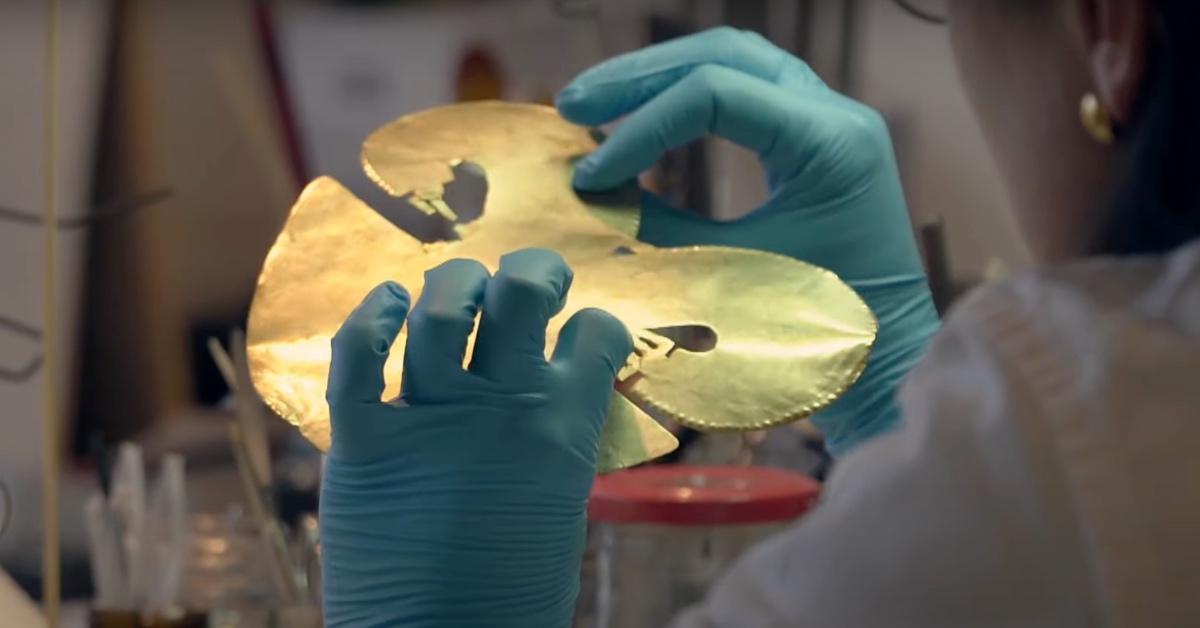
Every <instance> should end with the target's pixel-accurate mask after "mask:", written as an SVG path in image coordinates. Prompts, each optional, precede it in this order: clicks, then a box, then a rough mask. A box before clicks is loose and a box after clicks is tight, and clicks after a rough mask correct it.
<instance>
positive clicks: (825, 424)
mask: <svg viewBox="0 0 1200 628" xmlns="http://www.w3.org/2000/svg"><path fill="white" fill-rule="evenodd" d="M850 285H851V287H853V288H855V290H857V291H858V292H859V294H861V295H864V298H865V299H866V300H867V304H868V306H870V307H871V309H872V311H874V312H876V315H877V316H878V317H879V319H880V320H879V334H878V337H877V338H876V340H875V350H874V351H872V352H871V355H870V356H869V357H868V359H867V367H866V369H865V370H864V371H863V373H862V375H861V376H860V377H859V379H858V381H857V382H855V383H854V385H852V386H851V387H850V389H849V390H848V391H846V393H845V394H844V395H843V396H842V397H841V398H840V399H838V400H837V401H836V402H834V404H833V405H831V406H830V407H828V408H826V409H825V410H822V411H821V412H818V413H817V414H815V415H813V417H812V422H813V424H814V425H816V426H817V428H818V429H820V430H821V433H822V434H823V435H824V437H825V448H826V449H827V450H828V451H829V453H830V454H832V455H833V456H834V457H841V456H843V455H845V454H846V453H847V452H848V451H850V450H851V449H853V448H854V447H855V446H857V445H859V444H861V443H863V442H865V441H868V440H870V439H871V438H874V437H875V436H878V435H880V434H883V433H885V432H887V431H889V430H891V429H892V428H894V427H896V426H897V425H899V423H900V419H901V413H900V408H899V406H898V405H897V398H896V397H897V393H898V392H899V388H900V386H901V384H902V383H903V380H904V378H905V376H906V375H907V374H908V371H909V370H910V369H912V368H913V367H914V366H916V364H917V363H918V362H919V361H920V360H921V357H922V356H924V355H925V348H926V345H927V344H928V343H929V339H930V338H932V337H933V335H934V334H935V333H937V330H938V329H939V328H940V326H941V323H940V321H939V319H938V315H937V310H936V308H935V307H934V305H933V297H932V295H931V294H930V292H929V288H928V284H927V282H926V279H925V275H924V274H915V275H910V276H907V277H903V276H898V277H893V278H891V279H890V280H889V281H888V282H887V283H886V284H882V285H881V283H880V282H878V281H867V282H854V281H851V282H850ZM868 295H869V296H868Z"/></svg>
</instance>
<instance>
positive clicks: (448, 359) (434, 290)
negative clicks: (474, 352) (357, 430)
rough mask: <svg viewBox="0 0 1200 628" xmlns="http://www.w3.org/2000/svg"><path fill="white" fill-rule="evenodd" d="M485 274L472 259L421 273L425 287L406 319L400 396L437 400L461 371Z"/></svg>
mask: <svg viewBox="0 0 1200 628" xmlns="http://www.w3.org/2000/svg"><path fill="white" fill-rule="evenodd" d="M488 276H489V275H488V271H487V268H484V266H483V264H480V263H479V262H477V261H475V260H468V259H453V260H450V261H447V262H443V263H442V264H441V265H440V266H437V267H435V268H432V269H430V270H428V271H426V272H425V288H424V289H423V290H422V291H421V297H420V299H418V300H417V304H416V306H414V307H413V310H412V313H411V314H409V316H408V344H407V345H406V346H405V349H404V375H403V380H402V382H401V390H402V395H403V396H404V397H405V398H406V399H410V400H415V399H421V400H428V399H437V398H440V397H441V394H440V393H442V392H444V391H445V390H446V389H447V384H448V383H451V382H454V381H456V380H458V379H459V378H460V377H461V376H462V374H463V373H464V371H463V358H464V357H465V355H466V352H467V340H468V338H469V337H470V335H471V331H472V330H473V329H474V328H475V315H476V314H477V313H478V312H479V306H480V304H481V303H482V301H483V295H484V291H485V290H486V288H487V283H488Z"/></svg>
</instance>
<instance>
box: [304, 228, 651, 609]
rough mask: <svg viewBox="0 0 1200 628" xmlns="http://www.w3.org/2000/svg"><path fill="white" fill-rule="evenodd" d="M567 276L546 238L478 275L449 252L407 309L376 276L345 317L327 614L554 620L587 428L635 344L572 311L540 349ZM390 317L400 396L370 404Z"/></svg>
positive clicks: (578, 550) (575, 538)
mask: <svg viewBox="0 0 1200 628" xmlns="http://www.w3.org/2000/svg"><path fill="white" fill-rule="evenodd" d="M570 285H571V271H570V269H569V268H567V266H566V264H565V263H564V262H563V260H562V258H561V257H559V256H558V255H557V254H556V253H553V252H550V251H546V250H540V249H527V250H523V251H518V252H516V253H512V254H509V255H507V256H505V257H504V258H503V259H502V260H501V262H500V269H499V270H498V271H497V273H496V275H495V276H494V277H489V275H488V272H487V270H486V269H485V268H484V267H483V266H482V265H481V264H479V263H477V262H473V261H468V260H454V261H450V262H446V263H445V264H442V265H441V266H439V267H437V268H434V269H433V270H430V271H428V272H427V273H426V275H425V288H424V291H423V293H422V295H421V299H420V301H419V302H418V303H417V305H416V307H414V308H413V310H412V313H411V314H410V313H409V312H408V309H409V297H408V294H407V293H406V292H405V291H404V289H403V288H401V287H400V286H398V285H396V284H394V283H386V284H383V285H380V286H378V287H377V288H376V289H375V290H373V291H372V292H371V293H370V294H369V295H367V297H366V300H364V301H363V302H362V304H361V305H359V306H358V308H357V309H356V310H355V311H354V313H353V314H351V315H350V317H349V318H348V319H347V320H346V322H345V323H344V324H343V326H342V328H341V330H339V331H338V333H337V335H336V336H335V337H334V339H333V360H332V364H331V368H330V373H329V387H328V389H327V398H328V401H329V408H330V413H331V418H332V424H333V444H332V448H331V449H330V452H329V458H328V461H327V465H326V469H325V476H324V480H323V484H322V488H321V518H320V520H321V541H322V552H323V554H322V557H323V561H324V580H325V617H326V622H327V624H326V625H328V626H331V627H336V626H404V627H405V628H420V627H425V626H437V627H438V628H446V627H449V626H464V627H465V626H471V627H481V626H499V627H513V628H529V627H532V626H537V627H539V628H542V627H546V628H556V627H561V628H565V627H566V626H568V625H569V624H570V622H571V616H572V612H573V610H574V606H575V598H576V595H577V593H578V587H579V568H580V556H581V555H582V551H583V543H584V533H585V524H586V505H587V497H588V493H589V492H590V490H591V485H592V478H593V477H594V475H595V472H596V452H597V447H598V443H599V439H600V430H601V427H602V424H603V422H604V417H605V415H606V412H607V408H608V398H609V393H610V392H611V391H612V386H613V381H614V378H615V376H616V373H617V370H618V369H619V368H620V367H621V365H622V364H623V362H624V361H625V358H626V357H627V356H628V355H629V353H630V351H631V350H632V347H633V345H632V341H631V339H630V337H629V334H628V332H627V331H626V330H625V328H624V326H622V325H621V323H620V322H618V321H617V320H616V319H615V318H613V317H612V316H609V315H608V314H606V313H604V312H602V311H599V310H583V311H580V312H579V313H577V314H576V315H575V316H573V317H572V318H571V319H570V320H569V321H568V322H567V323H566V325H565V326H564V327H563V330H562V332H561V334H560V336H559V339H558V344H557V346H556V347H555V349H554V357H553V359H552V360H550V361H547V360H546V359H545V357H544V347H545V337H546V336H545V331H546V322H547V321H548V320H549V319H550V317H551V316H553V315H554V314H555V313H557V312H558V311H559V310H560V309H561V308H562V306H563V303H564V301H565V299H566V295H567V290H568V289H569V288H570ZM481 309H482V314H481V317H480V325H479V331H478V334H477V337H476V343H475V347H474V352H473V357H472V359H471V364H470V366H469V367H467V368H463V356H464V354H465V351H466V347H467V337H468V335H469V334H470V333H471V330H472V328H473V326H474V321H475V316H476V313H478V312H480V310H481ZM406 315H407V318H408V344H407V347H406V349H405V355H404V375H403V381H402V383H401V388H402V392H401V395H400V398H399V399H397V400H395V401H392V402H384V401H380V395H381V394H382V391H383V388H384V382H383V365H384V362H385V360H386V359H387V355H388V349H389V347H390V346H391V344H392V342H393V340H394V339H395V338H396V335H397V333H398V332H399V331H400V326H401V325H402V324H403V323H404V320H405V317H406Z"/></svg>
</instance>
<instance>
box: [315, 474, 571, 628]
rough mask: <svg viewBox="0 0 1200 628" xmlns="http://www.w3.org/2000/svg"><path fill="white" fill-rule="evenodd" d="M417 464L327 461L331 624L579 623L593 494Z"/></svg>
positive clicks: (324, 522)
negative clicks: (538, 489) (553, 492)
mask: <svg viewBox="0 0 1200 628" xmlns="http://www.w3.org/2000/svg"><path fill="white" fill-rule="evenodd" d="M418 463H419V461H414V460H394V459H393V460H380V461H376V462H373V463H367V464H359V463H354V462H349V461H345V460H339V459H337V458H336V457H331V458H330V459H329V460H328V462H327V467H326V475H325V478H324V480H323V486H322V503H321V528H322V543H323V554H324V567H323V568H324V578H325V593H324V605H325V614H326V619H327V625H329V626H331V627H332V626H355V627H360V626H405V627H409V626H412V627H413V628H447V627H452V626H464V627H466V626H481V625H486V626H496V627H497V628H510V627H511V628H524V627H526V626H547V627H553V628H557V627H562V628H566V627H567V626H569V625H570V623H571V618H572V615H573V612H574V608H575V600H576V597H577V595H578V590H579V569H580V561H581V555H582V552H583V549H584V535H585V529H586V528H585V525H586V501H584V500H582V499H580V496H563V498H562V499H560V500H557V501H554V502H551V501H550V500H548V499H546V498H545V496H544V495H541V496H538V498H536V499H535V498H533V497H531V494H532V491H530V490H527V488H525V487H520V486H503V485H498V484H497V476H496V475H495V474H494V473H488V472H470V471H469V470H465V469H462V470H456V469H453V468H443V469H440V470H439V469H437V468H436V467H432V468H431V467H418V466H415V464H418ZM479 490H487V491H488V498H487V499H486V500H481V499H479V498H478V497H477V492H478V491H479ZM584 495H585V496H586V493H584ZM406 529H407V530H409V531H410V532H408V533H405V530H406ZM482 618H486V620H485V619H482Z"/></svg>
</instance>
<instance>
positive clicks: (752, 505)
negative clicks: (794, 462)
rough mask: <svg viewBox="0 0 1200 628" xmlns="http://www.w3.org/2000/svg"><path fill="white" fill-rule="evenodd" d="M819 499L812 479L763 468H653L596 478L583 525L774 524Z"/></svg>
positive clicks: (818, 486) (790, 516)
mask: <svg viewBox="0 0 1200 628" xmlns="http://www.w3.org/2000/svg"><path fill="white" fill-rule="evenodd" d="M820 493H821V485H820V484H818V483H817V482H816V480H813V479H812V478H809V477H806V476H803V475H800V474H799V473H793V472H791V471H785V470H783V469H772V468H768V467H689V466H678V465H659V466H652V467H641V468H637V469H629V470H626V471H617V472H615V473H609V474H607V475H602V476H599V477H597V478H596V482H595V484H594V485H593V487H592V499H591V501H590V502H589V503H588V519H590V520H591V521H602V522H605V523H661V524H670V525H736V524H751V523H779V522H786V521H791V520H792V519H795V518H796V517H799V516H800V515H802V514H804V513H805V512H806V511H808V509H809V508H811V507H812V505H813V504H814V503H815V502H816V500H817V496H818V495H820Z"/></svg>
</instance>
